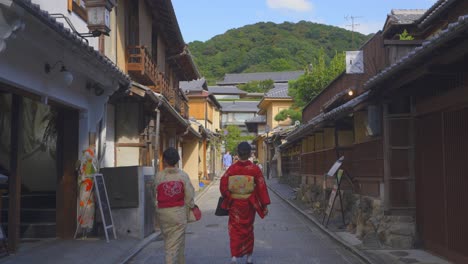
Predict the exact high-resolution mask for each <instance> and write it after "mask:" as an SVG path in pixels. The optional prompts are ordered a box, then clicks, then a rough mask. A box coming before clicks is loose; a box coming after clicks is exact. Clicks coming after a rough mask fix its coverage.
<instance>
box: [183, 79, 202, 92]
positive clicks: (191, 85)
mask: <svg viewBox="0 0 468 264" xmlns="http://www.w3.org/2000/svg"><path fill="white" fill-rule="evenodd" d="M179 85H180V89H182V91H184V92H187V91H202V90H206V89H205V88H207V86H206V80H205V78H201V79H198V80H193V81H190V82H185V81H183V82H179Z"/></svg>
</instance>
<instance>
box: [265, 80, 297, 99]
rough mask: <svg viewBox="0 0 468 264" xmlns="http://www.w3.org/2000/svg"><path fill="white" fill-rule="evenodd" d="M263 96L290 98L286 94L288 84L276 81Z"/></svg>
mask: <svg viewBox="0 0 468 264" xmlns="http://www.w3.org/2000/svg"><path fill="white" fill-rule="evenodd" d="M265 98H291V96H289V95H288V84H287V83H276V84H275V87H273V88H272V89H271V90H269V91H268V92H267V93H265Z"/></svg>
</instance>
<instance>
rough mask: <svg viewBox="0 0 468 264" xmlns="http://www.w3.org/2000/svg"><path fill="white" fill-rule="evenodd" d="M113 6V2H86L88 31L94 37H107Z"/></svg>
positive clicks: (101, 0)
mask: <svg viewBox="0 0 468 264" xmlns="http://www.w3.org/2000/svg"><path fill="white" fill-rule="evenodd" d="M114 6H115V0H86V10H87V12H88V29H89V31H91V32H92V33H93V34H95V35H100V34H104V35H107V36H108V35H109V32H110V11H111V10H112V8H113V7H114Z"/></svg>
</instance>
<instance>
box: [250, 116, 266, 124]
mask: <svg viewBox="0 0 468 264" xmlns="http://www.w3.org/2000/svg"><path fill="white" fill-rule="evenodd" d="M245 122H246V123H266V116H264V115H258V116H256V117H252V118H250V119H247V120H245Z"/></svg>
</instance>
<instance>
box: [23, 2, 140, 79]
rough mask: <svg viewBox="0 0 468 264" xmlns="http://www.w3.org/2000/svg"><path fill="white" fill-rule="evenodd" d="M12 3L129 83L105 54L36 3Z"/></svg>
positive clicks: (125, 76) (126, 77)
mask: <svg viewBox="0 0 468 264" xmlns="http://www.w3.org/2000/svg"><path fill="white" fill-rule="evenodd" d="M14 3H15V4H17V5H19V6H21V7H22V8H24V9H25V10H26V11H28V12H29V13H31V14H32V15H33V16H35V17H37V18H38V19H39V20H40V21H41V22H42V23H44V24H45V25H47V26H49V27H50V28H52V29H53V30H54V31H56V32H57V33H58V34H60V35H61V36H62V37H63V38H65V39H66V40H69V41H71V42H72V43H73V44H75V45H76V46H78V48H79V50H77V52H76V53H77V54H80V53H81V54H83V55H84V54H87V55H90V56H91V57H92V58H94V59H95V60H97V61H98V62H99V63H100V64H101V66H102V67H103V68H104V69H107V70H109V71H111V72H113V73H115V74H116V75H117V76H118V77H119V78H120V81H122V82H123V83H124V84H125V85H128V86H129V85H130V82H131V81H130V77H129V76H128V75H127V74H125V73H124V72H122V71H121V70H120V69H119V68H118V67H117V65H115V64H114V63H113V62H112V61H111V60H110V59H108V58H107V57H106V56H103V55H101V53H99V52H98V51H97V50H95V49H94V48H93V47H91V46H89V45H88V44H87V43H86V42H85V41H84V40H83V38H81V37H80V36H78V35H77V34H75V33H73V32H72V31H71V30H70V29H68V28H66V27H64V25H63V24H62V23H59V22H57V20H56V19H55V18H53V17H52V16H50V15H49V13H48V12H46V11H44V10H42V9H41V7H40V6H39V5H37V4H34V3H32V2H31V0H14Z"/></svg>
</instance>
